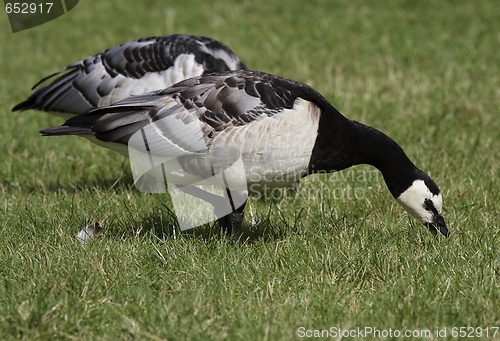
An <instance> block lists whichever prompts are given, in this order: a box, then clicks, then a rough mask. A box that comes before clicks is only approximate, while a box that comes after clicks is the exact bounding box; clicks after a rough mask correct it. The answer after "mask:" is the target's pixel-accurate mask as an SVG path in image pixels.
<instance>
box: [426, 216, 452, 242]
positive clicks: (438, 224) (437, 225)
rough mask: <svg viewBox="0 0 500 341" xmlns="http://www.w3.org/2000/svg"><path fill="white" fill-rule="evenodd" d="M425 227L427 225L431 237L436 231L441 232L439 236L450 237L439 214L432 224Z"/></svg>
mask: <svg viewBox="0 0 500 341" xmlns="http://www.w3.org/2000/svg"><path fill="white" fill-rule="evenodd" d="M425 225H427V227H428V228H429V231H431V233H432V234H433V235H436V234H437V231H439V232H441V234H442V235H443V236H445V237H449V235H450V232H448V228H447V227H446V224H445V222H444V219H443V216H442V215H441V214H438V215H437V216H436V218H435V219H434V222H432V223H427V224H425Z"/></svg>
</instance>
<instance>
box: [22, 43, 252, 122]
mask: <svg viewBox="0 0 500 341" xmlns="http://www.w3.org/2000/svg"><path fill="white" fill-rule="evenodd" d="M233 69H246V67H245V65H244V64H243V63H241V61H240V60H239V58H238V57H237V56H236V55H235V54H234V53H233V52H232V51H231V50H230V49H229V48H228V47H227V46H226V45H224V44H222V43H220V42H218V41H215V40H213V39H210V38H205V37H194V36H189V35H169V36H163V37H151V38H144V39H139V40H135V41H131V42H128V43H125V44H123V45H120V46H117V47H114V48H111V49H108V50H106V51H103V52H101V53H98V54H96V55H95V56H92V57H88V58H86V59H84V60H82V61H79V62H77V63H74V64H71V65H69V66H67V67H66V68H64V69H63V70H62V71H61V72H58V73H56V74H53V75H51V76H49V77H47V78H45V79H42V80H41V81H40V82H39V83H38V84H37V85H35V87H36V86H38V85H39V84H40V83H41V82H43V81H45V80H46V79H48V78H51V77H53V76H55V75H60V76H59V77H58V78H57V79H55V80H54V81H53V82H52V83H51V84H49V85H47V86H45V87H43V88H40V89H38V90H36V91H35V92H34V93H33V94H32V95H31V96H30V97H29V98H28V99H27V100H26V101H24V102H22V103H20V104H18V105H16V106H15V107H14V108H13V109H12V110H13V111H17V110H29V109H39V110H43V111H49V112H53V113H66V114H71V115H74V114H79V113H81V112H83V111H84V110H87V109H90V108H95V107H101V106H105V105H109V104H111V103H114V102H116V101H118V100H121V99H123V98H126V97H129V96H131V95H135V94H140V93H145V92H148V91H152V90H156V89H163V88H166V87H168V86H170V85H172V84H174V83H176V82H179V81H181V80H184V79H187V78H190V77H194V76H198V75H201V74H204V73H212V72H222V71H228V70H233Z"/></svg>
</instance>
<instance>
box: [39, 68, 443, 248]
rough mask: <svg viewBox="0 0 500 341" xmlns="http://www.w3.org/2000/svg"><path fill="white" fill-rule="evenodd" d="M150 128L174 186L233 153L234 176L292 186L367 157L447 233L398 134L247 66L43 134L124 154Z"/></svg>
mask: <svg viewBox="0 0 500 341" xmlns="http://www.w3.org/2000/svg"><path fill="white" fill-rule="evenodd" d="M163 119H167V120H169V122H171V123H172V122H174V123H175V125H176V128H175V131H169V129H168V126H171V125H170V124H166V125H164V126H162V125H161V124H160V123H159V122H161V120H163ZM152 126H153V129H149V128H151V127H152ZM165 126H167V127H165ZM193 127H198V128H197V129H198V133H193V129H192V128H193ZM146 129H149V130H148V133H149V134H152V135H154V136H152V137H151V141H153V140H154V141H156V142H155V143H156V146H157V147H158V146H160V147H164V148H163V149H162V148H158V155H156V156H160V154H162V153H163V154H164V155H163V156H165V155H166V156H168V155H170V156H172V157H173V159H174V160H176V161H177V163H178V165H180V167H181V168H182V170H183V172H184V173H183V176H184V177H182V176H178V177H177V178H176V174H170V175H171V176H170V178H169V179H171V180H172V179H173V180H172V181H173V182H174V183H175V184H177V185H183V186H184V185H186V183H185V180H186V176H190V177H191V179H190V180H189V181H187V183H194V182H195V181H196V180H201V179H203V178H204V176H205V175H204V173H206V172H207V169H208V173H210V172H212V174H213V173H214V172H221V171H224V169H227V168H228V167H229V166H231V164H232V163H233V161H231V160H235V157H234V156H235V155H234V153H235V151H236V154H237V155H236V156H238V155H239V156H241V159H242V161H243V165H244V171H243V172H240V173H239V174H236V175H235V177H238V176H241V175H243V176H244V177H245V178H244V181H245V182H246V183H247V184H248V185H249V186H252V189H254V190H255V188H259V186H263V185H265V186H267V187H285V186H289V185H290V184H292V183H293V182H295V181H297V180H299V178H300V177H302V176H306V175H310V174H313V173H315V172H319V171H322V172H324V171H327V172H333V171H340V170H342V169H345V168H348V167H351V166H354V165H358V164H369V165H372V166H374V167H376V168H377V169H379V170H380V172H381V173H382V175H383V177H384V180H385V182H386V184H387V187H388V189H389V191H390V192H391V194H392V195H393V197H394V198H395V199H396V200H397V202H399V203H400V204H401V205H402V206H403V207H404V208H405V209H406V210H407V211H408V212H409V213H410V214H411V215H413V216H414V217H416V218H417V219H419V220H420V221H421V222H423V223H424V224H425V225H426V226H427V227H428V228H429V229H430V231H431V232H432V233H433V234H436V233H437V231H439V232H440V233H442V234H443V235H445V236H448V229H447V227H446V224H445V222H444V219H443V216H442V195H441V192H440V190H439V188H438V186H437V185H436V184H435V183H434V181H433V180H432V179H431V178H430V177H429V176H428V175H427V174H426V173H424V172H423V171H421V170H420V169H418V168H417V167H416V166H415V165H414V164H413V163H412V162H411V161H410V160H409V158H408V157H407V156H406V154H405V153H404V151H403V150H402V149H401V147H400V146H399V145H398V144H397V143H396V142H395V141H393V140H392V139H391V138H389V137H388V136H387V135H385V134H384V133H382V132H380V131H378V130H376V129H374V128H372V127H369V126H366V125H364V124H362V123H359V122H356V121H352V120H349V119H348V118H346V117H345V116H343V115H342V114H341V113H340V112H338V111H337V110H336V109H335V108H334V107H333V106H332V105H331V104H330V103H329V102H328V101H327V100H326V99H325V98H324V97H323V96H322V95H321V94H319V93H318V92H317V91H316V90H314V89H313V88H311V87H309V86H308V85H306V84H303V83H300V82H296V81H293V80H289V79H285V78H281V77H278V76H274V75H270V74H266V73H262V72H254V71H246V70H239V71H230V72H225V73H220V74H209V75H202V76H198V77H194V78H191V79H188V80H184V81H181V82H179V83H177V84H175V85H173V86H171V87H169V88H167V89H164V90H160V91H154V92H150V93H147V94H143V95H140V96H133V97H130V98H127V99H125V100H122V101H119V102H117V103H115V104H113V105H110V106H107V107H103V108H98V109H93V110H90V111H88V112H86V113H84V114H82V115H78V116H74V117H72V118H71V119H69V120H68V121H66V123H65V124H64V125H62V126H57V127H52V128H48V129H44V130H41V131H40V133H41V134H42V135H80V136H83V137H87V138H91V139H97V140H98V141H100V143H101V144H102V145H104V146H106V147H108V148H111V149H114V150H119V151H121V152H122V153H125V151H126V149H127V144H129V142H130V140H132V138H134V136H137V135H138V134H141V132H142V134H143V135H144V131H145V130H146ZM195 130H196V129H195ZM200 141H201V142H202V143H203V144H204V145H205V146H206V149H205V150H202V151H201V152H200V153H197V154H196V155H195V157H193V158H189V157H188V158H185V157H184V156H181V157H176V155H177V154H175V152H172V151H173V150H174V149H175V150H180V149H182V148H184V149H189V148H190V147H191V148H192V149H191V150H197V148H198V147H197V144H199V143H200ZM176 148H177V149H176ZM198 149H199V148H198ZM202 149H203V148H202ZM212 152H213V153H212ZM148 153H153V154H154V151H153V152H152V151H151V150H148ZM169 153H170V154H169ZM217 153H222V155H223V156H222V159H224V158H226V163H224V162H219V163H217V162H215V164H216V165H215V166H214V161H213V160H214V158H213V157H212V156H213V155H214V154H217ZM149 156H150V157H152V156H155V155H149ZM228 160H229V161H228ZM262 179H264V180H265V181H263V180H262ZM196 190H197V189H196V188H192V189H190V188H189V186H187V187H185V191H186V192H188V193H192V194H194V195H199V196H200V197H203V194H201V193H200V192H198V193H196ZM228 194H230V195H233V196H234V195H235V194H237V195H238V196H239V199H238V200H240V202H239V204H238V205H237V206H239V207H237V206H235V207H232V209H231V210H230V213H229V214H228V215H226V216H223V217H220V216H217V217H218V218H219V224H220V225H221V227H222V228H224V229H226V230H228V231H231V229H234V238H235V239H238V238H240V236H241V233H242V220H243V210H244V207H245V203H246V198H247V192H246V191H245V190H244V189H241V190H240V191H238V188H236V191H234V192H232V193H230V192H229V191H228ZM204 199H205V200H207V201H209V202H210V203H212V204H213V205H214V207H215V210H217V203H216V201H217V199H216V198H214V197H213V196H211V195H209V194H207V195H205V196H204Z"/></svg>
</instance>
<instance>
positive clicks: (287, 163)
mask: <svg viewBox="0 0 500 341" xmlns="http://www.w3.org/2000/svg"><path fill="white" fill-rule="evenodd" d="M319 116H320V110H319V108H318V107H316V106H315V105H314V104H312V103H310V102H308V101H305V100H303V99H300V98H299V99H297V100H296V101H295V104H294V107H293V108H292V109H285V110H283V111H281V112H280V113H278V114H277V115H275V116H274V117H267V116H266V115H263V118H262V119H260V120H257V121H256V122H253V123H252V124H248V125H245V126H239V127H233V128H230V129H227V130H225V131H224V132H222V133H220V134H218V135H217V136H216V137H215V138H214V140H213V142H212V145H216V146H226V147H235V148H237V149H239V150H240V153H241V157H242V159H243V163H244V169H245V173H246V174H245V176H246V179H247V183H248V184H249V185H251V186H252V190H256V191H265V190H266V189H270V188H275V187H285V186H289V185H291V184H292V183H294V182H296V181H297V180H299V179H300V178H301V177H302V176H303V175H304V174H305V172H306V170H307V167H308V165H309V161H310V159H311V153H312V150H313V147H314V144H315V141H316V137H317V134H318V125H319Z"/></svg>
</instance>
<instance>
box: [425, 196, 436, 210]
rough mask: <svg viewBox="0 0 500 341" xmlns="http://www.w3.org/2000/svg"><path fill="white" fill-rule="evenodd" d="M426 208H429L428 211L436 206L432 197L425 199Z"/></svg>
mask: <svg viewBox="0 0 500 341" xmlns="http://www.w3.org/2000/svg"><path fill="white" fill-rule="evenodd" d="M424 208H425V209H426V210H427V211H430V210H431V209H433V208H434V203H433V202H432V200H431V199H425V200H424Z"/></svg>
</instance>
